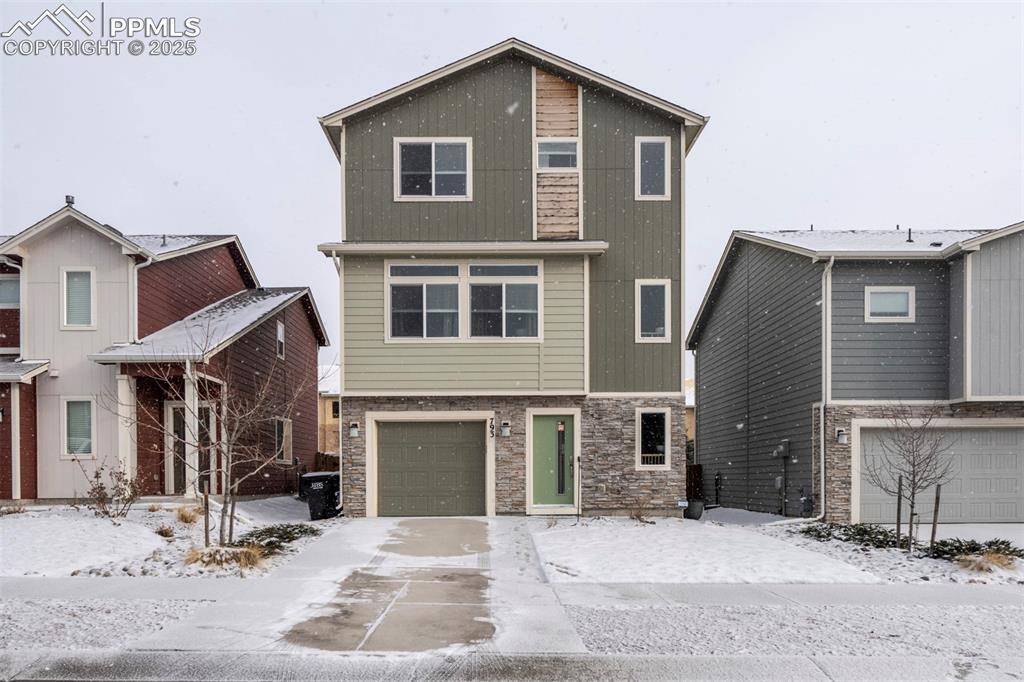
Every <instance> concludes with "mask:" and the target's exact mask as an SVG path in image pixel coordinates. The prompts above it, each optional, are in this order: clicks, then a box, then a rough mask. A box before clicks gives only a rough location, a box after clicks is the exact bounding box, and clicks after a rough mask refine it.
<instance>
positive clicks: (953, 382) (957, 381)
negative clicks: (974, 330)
mask: <svg viewBox="0 0 1024 682" xmlns="http://www.w3.org/2000/svg"><path fill="white" fill-rule="evenodd" d="M1022 295H1024V292H1022ZM964 332H965V328H964V259H963V258H957V259H956V260H953V261H950V263H949V397H950V399H956V398H962V397H964Z"/></svg>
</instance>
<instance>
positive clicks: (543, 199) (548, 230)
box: [537, 173, 580, 239]
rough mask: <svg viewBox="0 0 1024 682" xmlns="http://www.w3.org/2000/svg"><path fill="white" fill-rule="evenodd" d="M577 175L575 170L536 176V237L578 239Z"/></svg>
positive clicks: (578, 179)
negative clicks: (573, 171)
mask: <svg viewBox="0 0 1024 682" xmlns="http://www.w3.org/2000/svg"><path fill="white" fill-rule="evenodd" d="M579 234H580V178H579V175H578V174H576V173H539V174H538V175H537V238H538V239H578V238H579Z"/></svg>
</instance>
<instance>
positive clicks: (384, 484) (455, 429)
mask: <svg viewBox="0 0 1024 682" xmlns="http://www.w3.org/2000/svg"><path fill="white" fill-rule="evenodd" d="M377 428H378V431H377V513H378V514H379V515H380V516H483V515H485V514H486V513H487V441H486V439H485V432H484V423H483V422H384V423H381V424H380V425H379V426H378V427H377Z"/></svg>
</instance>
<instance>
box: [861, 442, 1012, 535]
mask: <svg viewBox="0 0 1024 682" xmlns="http://www.w3.org/2000/svg"><path fill="white" fill-rule="evenodd" d="M937 430H938V431H941V432H942V433H943V434H944V444H945V445H946V446H948V448H949V449H948V455H949V457H950V458H951V460H952V471H953V479H952V480H951V481H949V482H947V483H945V484H943V486H942V503H941V508H940V510H939V520H940V522H944V523H985V522H1018V523H1019V522H1024V428H1016V427H1014V428H996V427H988V428H985V427H978V428H973V427H972V428H939V429H937ZM883 433H884V430H883V429H865V430H863V431H862V447H861V450H862V453H863V454H862V456H863V458H864V460H865V463H866V462H868V461H870V460H872V459H877V458H882V457H885V456H887V455H886V453H885V450H884V448H883V447H882V445H881V441H882V434H883ZM866 470H867V467H866V466H862V467H861V503H860V513H861V521H863V522H866V523H892V522H893V521H895V518H896V500H895V498H893V497H891V496H888V495H886V494H884V493H882V492H881V491H880V490H878V489H877V488H875V487H874V486H873V485H872V484H871V483H870V482H869V481H868V480H867V474H866ZM934 495H935V491H934V489H931V490H928V491H925V492H924V493H922V494H921V496H920V497H919V499H918V505H917V508H916V509H915V511H916V512H918V513H919V514H920V519H921V520H922V522H926V521H928V520H930V519H931V517H932V504H933V501H934ZM904 512H905V513H906V509H904Z"/></svg>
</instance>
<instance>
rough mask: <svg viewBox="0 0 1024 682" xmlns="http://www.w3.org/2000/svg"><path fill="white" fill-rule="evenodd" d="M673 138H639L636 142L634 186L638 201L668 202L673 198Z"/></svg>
mask: <svg viewBox="0 0 1024 682" xmlns="http://www.w3.org/2000/svg"><path fill="white" fill-rule="evenodd" d="M671 141H672V138H669V137H638V138H636V139H635V141H634V154H633V156H634V158H633V166H634V176H635V177H634V178H633V182H634V186H635V188H636V197H635V198H636V199H637V201H668V200H669V199H671V198H672V190H671V184H670V180H671V178H672V174H671V172H670V169H671V168H672V151H671V144H670V143H671Z"/></svg>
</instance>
